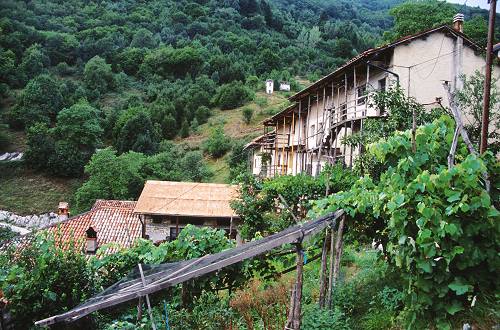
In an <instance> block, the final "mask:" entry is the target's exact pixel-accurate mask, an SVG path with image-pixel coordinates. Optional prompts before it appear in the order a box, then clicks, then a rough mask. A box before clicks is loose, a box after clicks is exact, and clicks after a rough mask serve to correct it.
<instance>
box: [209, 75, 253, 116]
mask: <svg viewBox="0 0 500 330" xmlns="http://www.w3.org/2000/svg"><path fill="white" fill-rule="evenodd" d="M252 99H253V93H252V92H251V91H250V90H249V89H248V88H247V87H246V86H245V85H244V84H243V83H242V82H241V81H235V82H232V83H229V84H226V85H222V86H221V87H219V88H218V89H217V93H216V94H215V96H214V98H213V100H212V102H213V104H215V105H217V106H219V107H220V108H221V109H222V110H228V109H234V108H238V107H240V106H242V105H244V104H245V103H246V102H248V101H250V100H252Z"/></svg>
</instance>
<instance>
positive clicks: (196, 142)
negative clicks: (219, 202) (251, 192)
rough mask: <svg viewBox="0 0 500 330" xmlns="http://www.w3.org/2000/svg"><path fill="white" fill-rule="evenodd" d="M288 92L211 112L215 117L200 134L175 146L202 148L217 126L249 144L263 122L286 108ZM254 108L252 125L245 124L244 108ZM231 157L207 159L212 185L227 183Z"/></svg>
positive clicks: (261, 94) (195, 134)
mask: <svg viewBox="0 0 500 330" xmlns="http://www.w3.org/2000/svg"><path fill="white" fill-rule="evenodd" d="M287 95H288V94H287V93H282V92H275V93H274V94H271V95H267V94H266V93H264V92H258V93H256V96H255V99H254V101H252V102H250V103H248V104H246V105H244V106H242V107H239V108H236V109H234V110H224V111H223V110H220V109H214V110H212V116H211V117H210V118H209V120H208V122H207V123H205V124H203V125H200V126H199V127H198V130H197V132H194V133H192V134H191V135H190V136H189V137H187V138H185V139H180V138H179V139H177V140H176V143H185V144H187V145H189V146H190V147H191V148H199V147H201V145H202V143H203V141H205V140H206V139H207V138H208V137H209V136H210V132H211V130H212V129H213V128H214V127H217V126H219V125H223V126H224V132H225V133H226V135H227V136H229V137H230V138H231V139H232V140H239V139H241V140H244V141H249V140H251V139H252V138H254V137H256V136H258V135H260V134H262V133H263V129H262V121H263V120H264V119H265V118H267V117H269V116H271V115H273V114H274V113H276V112H277V111H279V110H281V109H283V107H285V106H286V105H287ZM246 107H249V108H252V109H253V111H254V114H253V118H252V120H251V122H250V123H249V124H245V123H244V122H243V116H242V112H243V108H246ZM227 157H228V155H226V156H224V157H222V158H220V159H211V158H207V159H206V160H207V163H208V166H209V168H210V169H211V170H212V171H213V172H214V176H213V177H212V178H211V179H210V182H217V183H227V182H228V180H229V168H228V167H227V162H226V160H227Z"/></svg>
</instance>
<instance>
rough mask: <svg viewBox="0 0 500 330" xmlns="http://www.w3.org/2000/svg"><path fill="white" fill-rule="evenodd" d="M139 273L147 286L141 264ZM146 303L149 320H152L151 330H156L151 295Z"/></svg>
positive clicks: (147, 297) (143, 283) (147, 296)
mask: <svg viewBox="0 0 500 330" xmlns="http://www.w3.org/2000/svg"><path fill="white" fill-rule="evenodd" d="M138 266H139V272H140V273H141V280H142V285H143V286H146V280H145V279H144V272H143V271H142V265H141V264H139V265H138ZM146 303H147V305H148V313H149V318H150V319H151V328H152V329H153V330H156V325H155V320H154V318H153V311H152V310H151V302H150V301H149V295H148V294H147V295H146Z"/></svg>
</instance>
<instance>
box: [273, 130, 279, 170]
mask: <svg viewBox="0 0 500 330" xmlns="http://www.w3.org/2000/svg"><path fill="white" fill-rule="evenodd" d="M278 130H279V124H278V120H276V135H275V136H274V165H272V162H271V165H272V166H273V169H274V171H273V176H275V175H276V168H277V167H278V148H279V147H278V141H279V136H278Z"/></svg>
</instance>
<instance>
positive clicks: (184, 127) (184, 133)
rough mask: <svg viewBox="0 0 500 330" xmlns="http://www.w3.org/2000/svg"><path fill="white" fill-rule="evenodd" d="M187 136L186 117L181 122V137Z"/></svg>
mask: <svg viewBox="0 0 500 330" xmlns="http://www.w3.org/2000/svg"><path fill="white" fill-rule="evenodd" d="M188 136H189V123H188V122H187V120H186V119H184V121H183V122H182V126H181V138H187V137H188Z"/></svg>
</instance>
